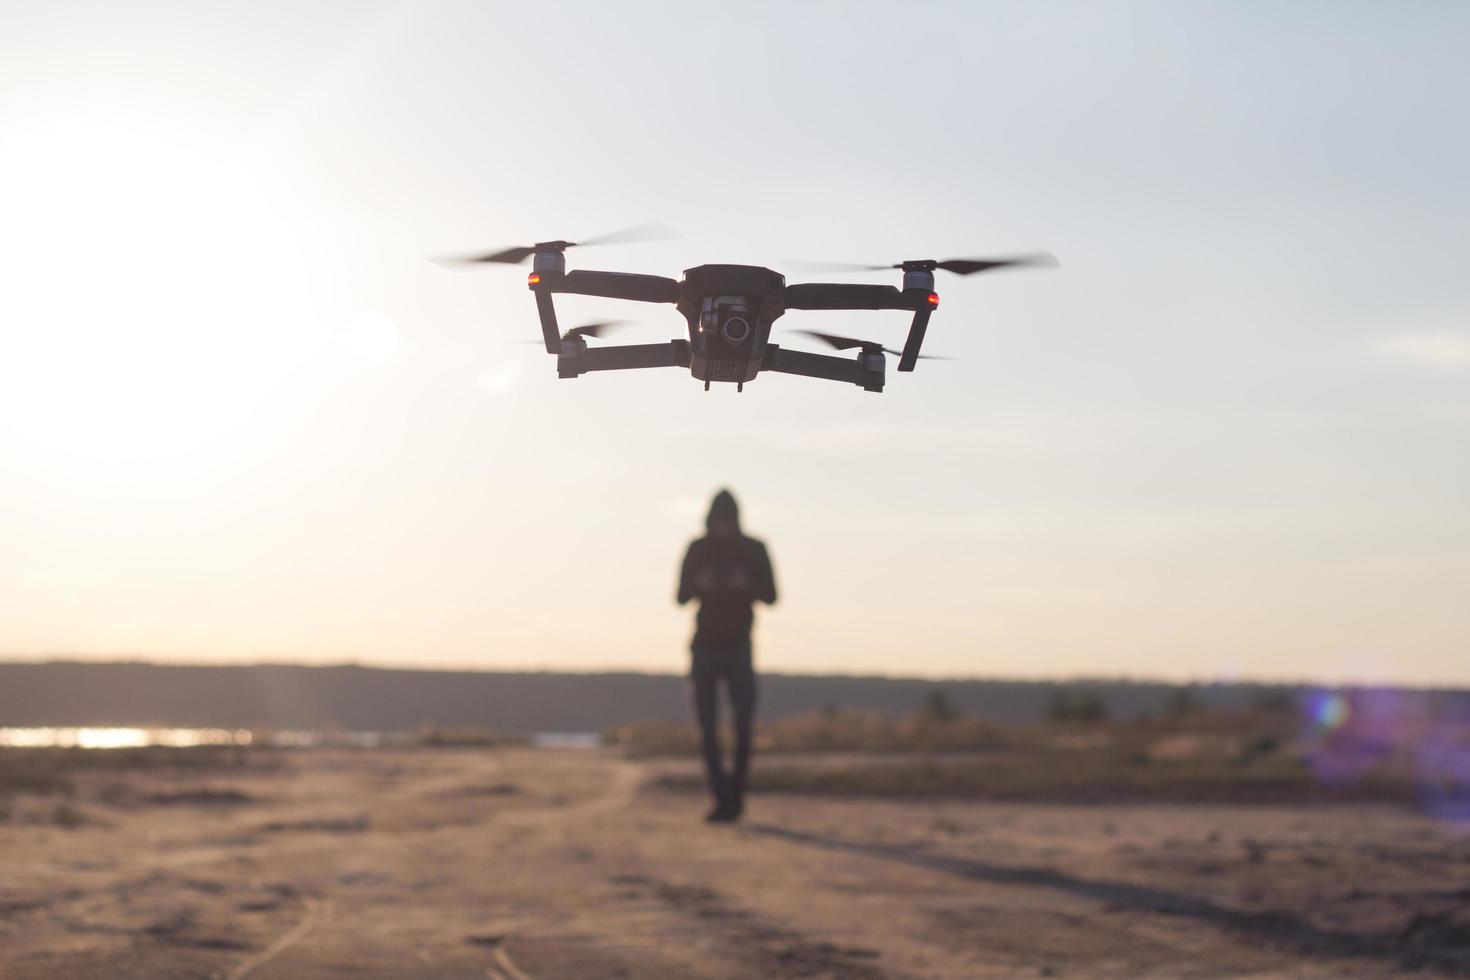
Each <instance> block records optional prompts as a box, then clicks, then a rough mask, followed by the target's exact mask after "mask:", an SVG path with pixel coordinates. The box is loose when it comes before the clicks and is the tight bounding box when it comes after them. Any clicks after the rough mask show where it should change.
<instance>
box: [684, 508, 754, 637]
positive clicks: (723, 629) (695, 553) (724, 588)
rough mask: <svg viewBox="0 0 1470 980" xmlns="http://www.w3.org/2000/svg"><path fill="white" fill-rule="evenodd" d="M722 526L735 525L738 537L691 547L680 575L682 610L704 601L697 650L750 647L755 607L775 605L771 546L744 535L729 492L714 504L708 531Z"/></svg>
mask: <svg viewBox="0 0 1470 980" xmlns="http://www.w3.org/2000/svg"><path fill="white" fill-rule="evenodd" d="M719 520H726V521H729V522H730V523H732V524H734V525H735V533H734V534H730V535H727V536H721V535H716V534H714V533H709V534H706V535H705V536H704V537H702V538H699V539H698V540H696V541H693V542H691V543H690V545H689V550H688V552H686V553H685V555H684V567H683V569H682V570H681V571H680V573H679V596H678V600H679V605H681V606H682V605H683V604H684V603H686V602H688V601H689V600H690V599H696V598H697V599H698V600H699V615H698V617H697V618H696V626H695V631H694V647H695V649H696V650H698V649H701V648H706V649H715V648H722V647H728V646H731V645H745V644H748V643H749V642H750V627H751V624H752V623H753V622H754V620H755V614H754V610H753V609H752V607H753V606H754V604H755V603H756V602H765V603H774V602H775V601H776V578H775V575H774V574H773V573H772V571H771V559H770V556H769V555H767V553H766V546H765V545H764V544H762V543H761V542H760V541H757V540H756V539H755V538H748V537H746V536H745V535H744V534H743V533H741V532H740V509H739V507H738V506H737V505H736V503H735V498H734V496H732V495H731V493H730V491H728V490H721V491H720V492H719V493H717V494H716V495H715V499H714V500H713V501H712V502H711V503H710V508H709V517H708V518H706V520H705V527H706V528H708V527H711V526H712V525H713V524H714V523H715V522H716V521H719Z"/></svg>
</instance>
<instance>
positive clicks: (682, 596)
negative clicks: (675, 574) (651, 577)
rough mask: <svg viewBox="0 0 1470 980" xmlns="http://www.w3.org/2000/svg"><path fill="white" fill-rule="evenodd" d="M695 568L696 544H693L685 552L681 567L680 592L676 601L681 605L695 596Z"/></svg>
mask: <svg viewBox="0 0 1470 980" xmlns="http://www.w3.org/2000/svg"><path fill="white" fill-rule="evenodd" d="M694 569H695V558H694V545H692V544H691V545H690V546H689V550H687V551H685V552H684V565H683V567H682V568H680V569H679V594H678V595H677V596H676V597H675V601H676V602H678V604H679V605H681V606H682V605H684V603H686V602H688V601H689V600H690V599H693V598H694V595H695V593H694Z"/></svg>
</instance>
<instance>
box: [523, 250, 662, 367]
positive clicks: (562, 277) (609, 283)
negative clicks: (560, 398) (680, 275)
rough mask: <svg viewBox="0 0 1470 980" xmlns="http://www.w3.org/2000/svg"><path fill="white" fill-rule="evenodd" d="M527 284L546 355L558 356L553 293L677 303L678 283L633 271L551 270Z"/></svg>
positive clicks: (559, 331) (543, 271)
mask: <svg viewBox="0 0 1470 980" xmlns="http://www.w3.org/2000/svg"><path fill="white" fill-rule="evenodd" d="M556 258H560V256H556ZM529 285H530V287H531V291H532V292H533V293H535V294H536V312H537V313H538V314H540V316H541V337H542V339H543V340H544V341H545V342H546V353H548V354H560V353H561V328H560V327H558V326H557V323H556V306H555V305H554V304H553V303H552V301H551V297H552V295H553V294H554V293H575V294H577V295H581V296H606V297H607V298H609V299H627V300H633V301H635V302H641V303H676V302H678V301H679V283H678V282H676V281H675V280H673V279H669V278H666V277H664V276H646V275H642V274H640V273H636V272H596V271H593V270H589V269H579V270H575V271H573V272H560V271H558V270H557V269H555V268H554V267H553V268H548V269H544V270H541V271H538V272H533V273H532V274H531V281H530V283H529Z"/></svg>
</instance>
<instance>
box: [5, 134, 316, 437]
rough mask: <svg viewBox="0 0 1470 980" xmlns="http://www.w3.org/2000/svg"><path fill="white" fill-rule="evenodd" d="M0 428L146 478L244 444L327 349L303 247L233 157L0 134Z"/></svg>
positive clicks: (283, 211)
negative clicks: (248, 424)
mask: <svg viewBox="0 0 1470 980" xmlns="http://www.w3.org/2000/svg"><path fill="white" fill-rule="evenodd" d="M0 161H3V163H0V167H3V169H4V171H5V179H4V181H3V188H0V225H3V226H4V233H3V234H0V263H3V267H4V268H5V270H6V275H5V285H4V287H3V289H0V344H3V350H0V427H3V428H7V429H10V430H11V431H12V432H13V433H14V434H15V435H17V436H19V437H20V439H22V440H23V441H24V442H26V443H29V444H31V445H33V446H35V447H36V448H38V449H39V450H41V451H43V452H46V453H49V454H62V455H64V456H69V457H73V458H80V459H82V460H84V461H91V462H106V463H110V464H119V463H129V462H131V463H147V464H149V465H154V464H156V463H157V462H159V461H160V460H162V459H166V458H168V457H173V456H177V455H179V454H182V453H186V452H188V451H189V450H190V449H193V448H196V447H197V446H199V445H201V444H203V443H205V442H207V441H208V440H210V439H212V438H215V437H217V436H219V435H220V434H222V433H226V432H228V431H230V430H232V429H235V428H237V427H239V426H240V425H241V424H243V423H244V422H245V421H246V420H247V419H248V418H249V417H250V415H251V413H252V411H253V410H254V409H255V408H256V407H257V406H258V404H259V403H260V402H261V401H262V400H263V399H264V398H266V397H268V395H269V394H270V392H271V390H272V388H273V386H275V385H277V384H279V383H280V382H281V381H282V380H283V379H284V378H285V377H286V376H287V375H288V374H290V373H291V372H292V371H293V370H295V369H297V368H298V367H299V366H300V365H301V364H302V363H303V361H304V360H305V359H306V358H308V357H309V356H310V355H311V353H312V352H313V350H314V349H316V348H317V347H318V346H319V345H320V344H321V343H322V342H323V331H322V330H321V329H319V328H318V326H317V323H318V317H317V316H316V315H315V313H314V309H313V297H312V295H311V292H310V289H309V280H308V277H307V275H306V273H305V272H304V268H305V263H304V262H303V261H301V255H300V246H299V244H298V243H299V242H300V240H301V235H300V230H299V229H298V228H296V227H293V223H292V222H291V221H289V220H287V218H286V215H287V214H289V213H290V211H289V209H287V208H286V207H284V206H283V205H282V204H281V203H280V201H279V195H278V193H277V192H276V190H275V189H274V188H273V187H272V186H271V184H270V182H269V180H268V179H267V178H266V177H265V176H263V172H264V168H262V167H260V166H259V165H258V164H257V163H256V162H255V161H252V160H249V159H242V158H241V155H240V154H239V153H236V152H233V151H230V150H226V149H219V148H211V147H210V146H208V145H207V144H206V143H205V142H204V141H202V140H194V139H191V138H190V137H189V135H188V134H187V133H181V132H179V131H178V130H177V129H176V128H175V129H170V128H169V127H165V126H159V125H149V124H148V122H147V121H146V120H140V119H135V118H128V117H125V116H114V117H108V116H99V117H91V118H88V117H84V116H82V117H79V116H77V115H67V116H66V117H65V118H64V119H58V120H56V121H53V122H50V123H45V124H39V125H36V126H34V127H26V128H23V129H22V128H10V129H4V130H0Z"/></svg>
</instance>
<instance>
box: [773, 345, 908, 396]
mask: <svg viewBox="0 0 1470 980" xmlns="http://www.w3.org/2000/svg"><path fill="white" fill-rule="evenodd" d="M761 368H762V369H763V370H766V371H775V372H776V373H777V374H799V375H801V376H802V377H804V378H825V379H826V380H828V381H846V382H848V383H849V384H855V385H858V386H860V387H862V388H864V389H866V390H868V391H882V390H883V372H882V370H881V369H880V370H878V371H876V372H875V371H872V370H869V369H867V368H865V367H863V365H862V364H860V363H859V362H858V360H857V359H848V358H846V357H832V356H831V355H830V354H811V353H808V352H806V351H801V350H787V349H786V348H784V347H778V346H776V345H775V344H768V345H766V356H765V359H764V361H763V362H762V363H761Z"/></svg>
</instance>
